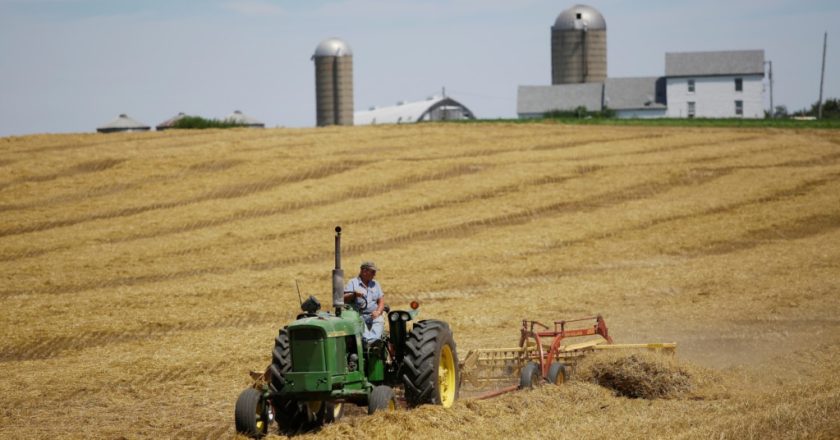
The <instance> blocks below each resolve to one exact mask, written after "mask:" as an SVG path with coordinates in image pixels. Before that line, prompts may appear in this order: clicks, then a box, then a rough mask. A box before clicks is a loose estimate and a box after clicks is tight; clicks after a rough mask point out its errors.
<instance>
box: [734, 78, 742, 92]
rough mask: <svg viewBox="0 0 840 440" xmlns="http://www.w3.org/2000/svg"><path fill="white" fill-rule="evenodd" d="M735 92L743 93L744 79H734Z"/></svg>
mask: <svg viewBox="0 0 840 440" xmlns="http://www.w3.org/2000/svg"><path fill="white" fill-rule="evenodd" d="M735 91H736V92H743V91H744V79H743V78H735Z"/></svg>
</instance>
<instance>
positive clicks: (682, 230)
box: [0, 124, 840, 439]
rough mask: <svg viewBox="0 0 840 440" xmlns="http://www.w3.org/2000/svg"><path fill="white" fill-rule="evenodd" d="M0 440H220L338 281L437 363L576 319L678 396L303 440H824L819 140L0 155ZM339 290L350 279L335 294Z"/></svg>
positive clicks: (829, 255) (439, 415)
mask: <svg viewBox="0 0 840 440" xmlns="http://www.w3.org/2000/svg"><path fill="white" fill-rule="evenodd" d="M0 171H2V174H0V279H2V280H3V283H2V285H0V329H2V334H3V338H2V340H0V395H2V396H3V408H2V411H0V438H121V437H126V438H211V439H217V438H233V437H234V428H233V405H234V402H235V400H236V397H237V396H238V394H239V392H240V391H241V390H242V389H243V388H244V387H246V386H247V385H248V384H249V378H248V374H247V372H248V370H250V369H260V368H264V367H265V365H267V364H268V363H269V362H270V357H271V356H270V351H271V348H272V344H273V338H274V335H275V334H276V331H277V329H278V327H280V326H281V325H282V324H284V323H286V322H288V321H289V320H290V319H292V318H293V316H294V315H295V314H296V313H297V310H298V306H297V301H298V299H297V294H296V293H295V291H294V280H298V281H299V282H300V285H301V288H302V290H303V291H304V293H305V294H315V295H317V296H318V297H319V298H320V299H321V301H322V303H324V304H327V303H329V301H330V300H329V296H330V285H331V278H330V270H331V269H332V264H333V255H332V246H333V238H332V237H333V235H332V228H333V227H334V226H335V225H337V224H340V225H342V226H343V227H344V231H345V234H344V239H343V240H344V245H345V247H344V255H345V262H346V266H347V267H353V266H355V265H356V264H358V262H360V261H361V260H363V259H371V260H374V261H376V262H377V263H378V264H379V265H380V267H381V268H382V270H381V272H380V273H379V276H378V279H379V280H380V281H381V282H382V284H383V286H384V289H385V294H386V297H387V299H388V302H389V303H390V304H391V305H392V306H398V307H405V305H406V304H407V303H408V302H409V301H411V300H412V299H418V300H419V301H421V304H422V306H421V317H426V318H429V317H435V318H439V319H443V320H446V321H448V322H450V323H451V325H452V327H453V330H454V333H455V338H456V341H457V343H458V349H459V352H460V353H462V355H463V354H466V352H467V350H469V349H471V348H479V347H494V346H512V345H516V343H517V342H518V336H519V335H518V329H519V325H520V321H521V319H523V318H530V319H537V320H540V321H544V322H545V321H550V320H552V319H555V318H556V319H560V318H574V317H578V316H584V315H591V314H595V313H601V314H603V315H604V317H605V318H606V320H607V323H608V324H609V326H610V331H611V334H612V336H613V338H614V339H615V340H616V342H637V341H640V342H641V341H665V342H671V341H675V342H677V343H678V344H679V348H678V350H677V356H678V361H679V362H680V364H681V365H687V368H689V370H690V371H691V381H692V388H691V390H690V391H685V392H681V393H676V394H674V395H670V396H668V398H665V399H631V398H626V397H617V396H616V395H615V393H613V392H612V391H610V390H608V389H606V388H603V387H600V386H598V385H595V384H593V383H590V382H585V381H581V380H577V381H575V380H572V381H570V382H569V383H567V384H566V385H564V386H563V387H543V388H539V389H536V390H533V391H523V392H517V393H512V394H508V395H505V396H502V397H499V398H497V399H492V400H487V401H480V402H476V401H466V400H464V401H460V402H457V403H456V405H455V406H454V407H453V408H452V409H451V410H448V411H447V410H443V409H441V408H437V407H424V408H420V409H418V410H415V411H411V412H405V411H401V412H397V413H395V414H377V415H375V416H372V417H366V416H364V417H363V416H359V417H347V418H346V419H345V420H344V421H342V422H341V423H338V424H336V425H333V426H329V427H327V428H325V429H324V430H322V431H321V432H319V433H314V434H307V435H305V436H302V437H301V438H307V439H308V438H319V439H320V438H348V439H349V438H354V439H357V438H404V437H407V436H408V435H411V436H420V437H429V438H464V439H467V438H509V437H519V438H561V439H562V438H568V439H572V438H575V439H577V438H605V439H606V438H610V439H615V438H634V439H635V438H715V439H719V438H724V439H730V438H739V439H740V438H755V439H759V438H803V439H804V438H808V439H819V438H824V439H833V438H840V379H838V376H837V374H836V365H837V364H838V362H840V348H838V347H840V131H837V130H819V131H817V130H790V129H764V128H750V129H736V128H686V127H610V126H591V127H589V126H566V125H555V124H480V125H478V124H474V125H450V124H443V125H435V124H423V125H412V126H380V127H356V128H328V129H317V130H316V129H276V130H239V129H237V130H225V131H215V130H211V131H171V132H170V131H167V132H163V133H140V134H136V133H135V134H114V135H94V134H83V135H39V136H29V137H16V138H2V139H0ZM350 273H352V271H350Z"/></svg>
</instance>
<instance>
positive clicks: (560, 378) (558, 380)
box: [554, 371, 566, 385]
mask: <svg viewBox="0 0 840 440" xmlns="http://www.w3.org/2000/svg"><path fill="white" fill-rule="evenodd" d="M565 380H566V378H565V377H564V376H563V372H562V371H558V372H557V377H555V378H554V385H563V381H565Z"/></svg>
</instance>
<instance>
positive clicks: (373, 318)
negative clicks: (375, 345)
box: [344, 261, 385, 342]
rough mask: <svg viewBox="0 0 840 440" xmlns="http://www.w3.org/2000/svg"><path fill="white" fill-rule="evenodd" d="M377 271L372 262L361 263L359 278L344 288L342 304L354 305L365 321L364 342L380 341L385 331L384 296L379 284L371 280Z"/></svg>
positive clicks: (352, 280)
mask: <svg viewBox="0 0 840 440" xmlns="http://www.w3.org/2000/svg"><path fill="white" fill-rule="evenodd" d="M377 270H379V268H378V267H376V264H374V263H373V261H365V262H363V263H362V265H361V266H360V268H359V276H357V277H356V278H353V279H351V280H350V281H349V282H348V283H347V285H346V286H345V287H344V302H345V303H347V304H353V305H355V307H356V309H358V310H359V313H361V314H362V317H363V318H364V320H365V324H366V327H367V328H366V329H365V331H364V333H363V334H362V338H363V339H364V340H365V342H374V341H378V340H380V339H382V333H383V332H384V330H385V316H384V315H383V310H384V309H385V300H384V294H383V293H382V287H381V286H380V285H379V283H377V282H376V281H374V280H373V278H374V277H376V271H377ZM351 300H352V301H351Z"/></svg>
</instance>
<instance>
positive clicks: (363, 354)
mask: <svg viewBox="0 0 840 440" xmlns="http://www.w3.org/2000/svg"><path fill="white" fill-rule="evenodd" d="M332 295H333V311H332V313H330V312H322V311H320V303H319V302H318V300H317V299H316V298H315V297H313V296H310V297H309V299H307V300H306V301H304V302H302V304H301V310H302V313H301V314H299V315H298V316H297V319H296V320H295V321H294V322H292V323H290V324H289V325H287V326H284V327H283V328H281V329H280V330H279V331H278V334H277V337H276V338H275V339H274V350H273V351H272V358H271V365H269V366H268V368H267V369H266V370H265V372H263V373H254V372H252V374H251V376H252V378H253V379H254V384H253V385H252V386H251V387H250V388H247V389H245V390H244V391H242V393H241V394H240V395H239V398H238V399H237V401H236V407H235V411H234V413H235V414H234V416H235V417H234V418H235V423H236V431H237V432H238V433H240V434H244V435H246V436H249V437H252V438H260V437H262V436H264V435H266V434H267V433H268V431H269V428H270V426H271V424H272V423H273V422H276V423H277V425H278V432H280V433H283V434H293V433H297V432H302V431H308V430H312V429H317V428H318V427H320V426H323V425H324V424H327V423H332V422H334V421H336V420H338V419H339V418H340V417H341V416H342V414H343V412H344V406H345V405H347V404H354V405H357V406H361V407H367V412H368V414H373V413H375V412H377V411H394V410H396V409H397V407H399V406H403V405H405V406H407V407H409V408H413V407H417V406H420V405H424V404H433V405H442V406H443V407H446V408H448V407H450V406H452V404H453V403H454V401H455V399H457V398H458V391H459V387H460V377H459V362H458V353H457V351H456V347H455V340H454V339H453V336H452V330H451V329H450V328H449V325H448V324H447V323H446V322H443V321H438V320H423V321H417V320H416V319H417V316H418V314H419V304H418V303H417V302H416V301H413V302H412V303H411V307H410V310H390V309H389V308H388V307H386V308H385V311H386V314H387V322H388V326H387V331H386V332H385V334H384V335H383V337H382V339H380V340H376V341H372V342H368V341H365V340H364V339H363V338H362V334H363V331H364V329H365V325H366V324H365V319H364V316H363V315H362V314H360V313H359V310H364V308H365V307H364V306H365V305H364V304H358V303H357V301H364V298H356V299H355V300H354V303H353V304H344V271H343V270H342V269H341V227H340V226H338V227H336V228H335V269H334V270H333V271H332ZM409 322H412V323H413V325H412V326H411V328H410V329H409Z"/></svg>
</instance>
